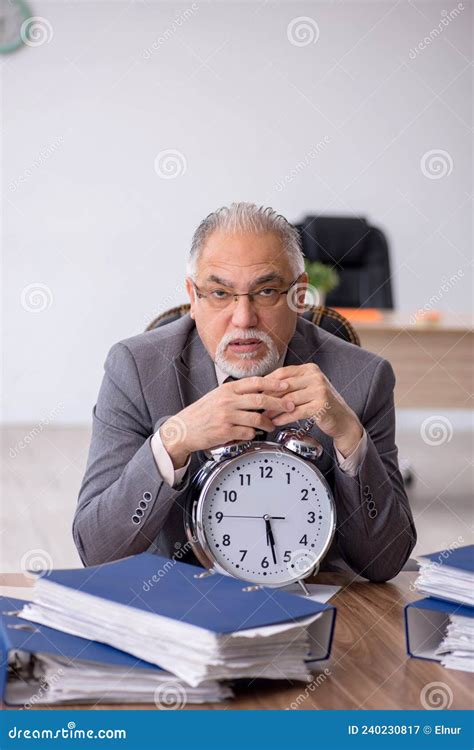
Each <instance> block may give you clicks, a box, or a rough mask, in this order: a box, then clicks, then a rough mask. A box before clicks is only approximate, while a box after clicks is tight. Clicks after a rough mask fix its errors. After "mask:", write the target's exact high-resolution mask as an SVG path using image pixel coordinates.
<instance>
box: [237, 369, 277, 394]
mask: <svg viewBox="0 0 474 750" xmlns="http://www.w3.org/2000/svg"><path fill="white" fill-rule="evenodd" d="M272 375H273V373H272ZM231 385H232V388H233V391H234V393H259V392H261V391H264V392H265V393H268V392H269V391H272V390H273V391H276V392H277V393H282V392H284V391H285V390H286V389H287V387H288V386H287V384H286V383H285V381H282V380H279V379H278V378H273V377H269V376H268V375H265V377H259V376H254V377H250V378H240V380H235V381H234V382H233V383H231Z"/></svg>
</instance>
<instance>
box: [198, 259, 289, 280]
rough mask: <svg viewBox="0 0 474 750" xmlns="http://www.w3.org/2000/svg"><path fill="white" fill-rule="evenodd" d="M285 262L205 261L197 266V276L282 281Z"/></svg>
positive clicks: (206, 278)
mask: <svg viewBox="0 0 474 750" xmlns="http://www.w3.org/2000/svg"><path fill="white" fill-rule="evenodd" d="M287 275H288V274H287V265H286V263H281V264H276V263H265V262H263V263H242V264H241V263H215V262H214V263H210V262H208V263H205V262H203V263H202V264H201V265H200V267H199V276H200V278H201V279H202V280H204V281H217V280H218V279H219V280H221V281H229V282H232V283H235V282H239V281H256V280H259V279H262V280H268V281H271V280H275V281H282V280H284V279H285V277H286V276H287Z"/></svg>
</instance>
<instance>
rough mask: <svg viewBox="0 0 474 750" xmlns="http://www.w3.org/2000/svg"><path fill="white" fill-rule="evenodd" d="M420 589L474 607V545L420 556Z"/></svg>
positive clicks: (418, 583) (418, 582)
mask: <svg viewBox="0 0 474 750" xmlns="http://www.w3.org/2000/svg"><path fill="white" fill-rule="evenodd" d="M418 562H419V565H420V574H419V576H418V578H417V579H416V581H415V586H416V588H417V589H418V590H419V591H421V592H422V593H424V594H427V595H428V596H434V597H436V598H438V599H447V600H448V601H453V602H459V603H460V604H468V605H469V606H470V607H472V606H474V544H470V545H468V546H466V547H458V548H456V549H452V550H449V549H447V550H441V551H440V552H434V553H433V554H431V555H423V556H422V557H419V558H418Z"/></svg>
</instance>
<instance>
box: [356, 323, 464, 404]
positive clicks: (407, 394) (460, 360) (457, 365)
mask: <svg viewBox="0 0 474 750" xmlns="http://www.w3.org/2000/svg"><path fill="white" fill-rule="evenodd" d="M352 325H353V326H354V328H355V329H356V331H357V333H358V334H359V337H360V340H361V345H362V346H363V347H364V348H365V349H368V350H369V351H371V352H375V354H380V356H382V357H384V358H385V359H388V360H389V362H390V363H391V364H392V367H393V369H394V370H395V374H396V376H397V385H396V388H395V403H396V406H397V407H398V408H424V407H441V408H458V409H468V408H472V405H473V402H472V393H473V376H472V361H473V354H474V330H473V322H472V318H471V317H470V316H468V315H449V314H445V315H443V316H442V318H441V320H440V322H439V323H433V324H429V323H426V324H414V323H413V322H412V321H411V320H410V315H404V314H402V313H399V312H391V311H390V312H384V311H381V319H380V320H378V321H371V322H367V321H357V320H355V321H353V323H352Z"/></svg>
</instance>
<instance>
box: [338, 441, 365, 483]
mask: <svg viewBox="0 0 474 750" xmlns="http://www.w3.org/2000/svg"><path fill="white" fill-rule="evenodd" d="M334 451H335V453H336V458H337V463H338V464H339V468H340V469H341V471H343V472H344V474H348V476H350V477H355V476H357V472H358V471H359V467H360V465H361V463H362V461H363V460H364V458H365V453H366V451H367V433H366V431H365V430H364V432H363V435H362V437H361V439H360V440H359V442H358V443H357V445H356V447H355V448H354V450H353V451H352V453H349V455H348V456H346V457H345V458H344V456H343V455H342V453H341V451H338V449H337V448H336V446H334Z"/></svg>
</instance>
